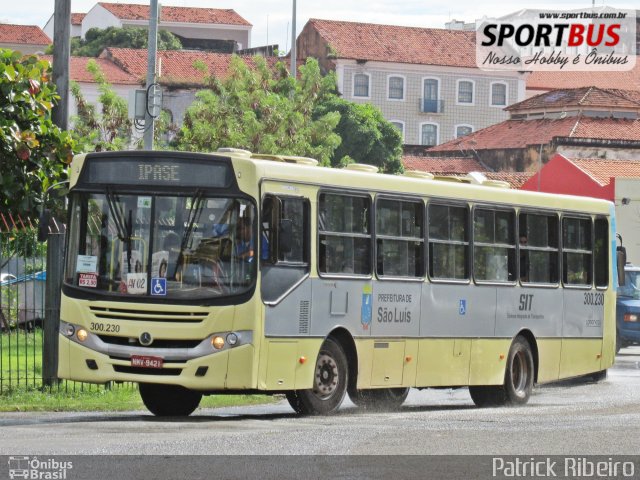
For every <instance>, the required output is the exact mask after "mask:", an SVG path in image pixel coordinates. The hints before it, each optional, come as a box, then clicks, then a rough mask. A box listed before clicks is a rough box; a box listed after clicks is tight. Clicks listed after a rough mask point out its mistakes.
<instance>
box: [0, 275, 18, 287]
mask: <svg viewBox="0 0 640 480" xmlns="http://www.w3.org/2000/svg"><path fill="white" fill-rule="evenodd" d="M14 280H16V276H15V275H13V274H11V273H0V285H9V284H10V283H12V282H13V281H14Z"/></svg>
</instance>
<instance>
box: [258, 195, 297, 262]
mask: <svg viewBox="0 0 640 480" xmlns="http://www.w3.org/2000/svg"><path fill="white" fill-rule="evenodd" d="M308 219H309V202H308V200H307V199H304V198H297V197H275V196H272V195H267V196H266V197H265V199H264V201H263V203H262V229H261V234H260V247H261V253H260V258H261V259H262V260H263V261H264V262H266V263H279V264H282V263H289V264H296V265H300V264H305V265H308V263H309V255H308V250H309V246H308V240H307V239H308V237H309V235H308V232H309V226H308V225H309V221H308Z"/></svg>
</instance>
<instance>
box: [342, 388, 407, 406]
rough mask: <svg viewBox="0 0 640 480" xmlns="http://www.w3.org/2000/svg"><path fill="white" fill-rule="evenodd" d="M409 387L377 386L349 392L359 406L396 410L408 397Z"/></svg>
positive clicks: (352, 399)
mask: <svg viewBox="0 0 640 480" xmlns="http://www.w3.org/2000/svg"><path fill="white" fill-rule="evenodd" d="M407 395H409V387H406V388H376V389H371V390H355V391H350V392H349V398H350V399H351V401H352V402H353V403H354V404H356V405H357V406H358V407H361V408H365V409H371V410H396V409H398V408H400V406H401V405H402V404H403V403H404V401H405V400H406V399H407Z"/></svg>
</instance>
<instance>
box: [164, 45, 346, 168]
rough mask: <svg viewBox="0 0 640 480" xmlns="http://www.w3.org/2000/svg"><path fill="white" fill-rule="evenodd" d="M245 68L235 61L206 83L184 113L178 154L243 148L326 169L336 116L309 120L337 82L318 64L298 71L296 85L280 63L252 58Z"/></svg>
mask: <svg viewBox="0 0 640 480" xmlns="http://www.w3.org/2000/svg"><path fill="white" fill-rule="evenodd" d="M254 62H255V68H254V69H251V68H249V67H248V66H247V65H246V63H245V62H244V61H242V60H241V59H240V58H239V57H235V56H234V57H233V58H232V60H231V66H230V69H229V75H228V76H227V77H226V78H225V79H223V80H220V79H216V78H210V79H209V80H208V82H209V88H208V89H206V90H203V91H201V92H199V93H198V94H197V100H196V102H194V104H193V105H192V106H191V107H189V109H188V110H187V112H186V114H185V118H184V124H183V126H182V128H181V129H180V131H179V132H178V135H177V138H176V141H175V146H176V147H177V148H178V149H179V150H188V151H215V150H216V149H218V148H219V147H229V146H231V147H236V148H245V149H247V150H251V151H254V152H260V153H265V154H283V155H302V156H309V157H312V158H315V159H317V160H319V161H320V162H321V163H323V164H325V165H329V164H330V160H331V158H332V156H333V153H334V151H335V149H336V148H337V147H338V145H339V144H340V136H339V135H337V134H336V133H335V132H334V130H335V127H336V125H337V124H338V122H339V120H340V114H339V113H337V112H326V113H324V114H322V115H315V116H314V115H313V112H314V109H315V106H316V104H317V103H318V102H322V101H324V100H325V99H326V98H330V97H331V96H333V91H334V90H335V77H334V76H333V75H329V76H327V77H323V76H322V75H321V74H320V68H319V67H318V63H317V61H316V60H313V59H309V60H307V63H306V64H305V65H304V66H302V67H300V78H299V79H298V80H297V81H295V80H294V79H292V78H291V77H290V76H289V75H288V72H287V70H286V66H285V65H284V64H283V63H282V62H278V63H277V64H276V65H275V67H273V68H270V67H269V66H268V65H267V63H266V61H265V59H264V58H262V57H255V58H254Z"/></svg>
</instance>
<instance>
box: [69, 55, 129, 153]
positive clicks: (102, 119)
mask: <svg viewBox="0 0 640 480" xmlns="http://www.w3.org/2000/svg"><path fill="white" fill-rule="evenodd" d="M87 70H88V71H89V72H90V73H91V74H92V75H93V78H94V80H95V81H96V83H97V84H98V91H99V92H100V96H99V97H98V101H99V102H100V106H101V111H100V112H98V111H97V109H96V106H95V105H92V104H90V103H88V102H87V101H86V100H85V98H84V96H83V95H82V92H81V91H80V86H79V85H78V84H77V83H75V82H71V94H72V95H73V98H74V100H75V102H76V110H77V112H78V114H77V116H75V117H74V118H73V131H72V135H73V138H74V140H75V141H76V143H77V145H78V150H79V151H81V152H92V151H95V150H126V149H128V148H130V146H131V144H132V141H133V140H132V139H133V123H132V121H131V120H130V119H129V116H128V105H127V102H126V101H125V100H124V99H123V98H121V97H120V96H118V94H117V93H115V91H114V90H113V88H112V86H111V85H110V84H109V83H108V82H107V81H106V79H105V77H104V74H103V73H102V71H101V70H100V67H99V66H98V64H97V63H96V62H95V61H93V60H90V61H89V62H88V64H87Z"/></svg>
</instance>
